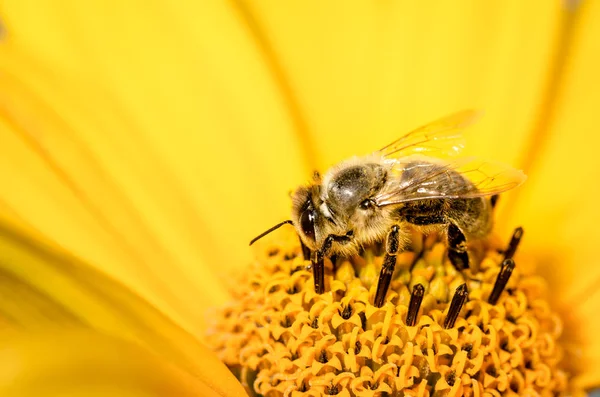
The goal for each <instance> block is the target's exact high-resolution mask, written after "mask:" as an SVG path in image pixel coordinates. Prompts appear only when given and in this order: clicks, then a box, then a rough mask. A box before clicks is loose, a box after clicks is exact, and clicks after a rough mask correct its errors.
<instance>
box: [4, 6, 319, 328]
mask: <svg viewBox="0 0 600 397" xmlns="http://www.w3.org/2000/svg"><path fill="white" fill-rule="evenodd" d="M1 7H2V16H3V18H4V20H5V23H6V27H7V28H6V30H7V33H6V37H5V40H4V42H3V43H2V45H1V46H0V70H1V72H0V76H1V77H0V79H1V80H0V86H1V87H2V90H1V93H0V120H1V121H0V123H1V124H0V128H1V130H0V134H1V135H0V139H1V140H2V145H0V158H2V159H3V160H2V161H3V167H2V170H1V171H0V173H1V174H0V196H1V197H2V198H3V200H4V201H5V205H6V206H8V207H10V209H11V211H12V212H13V213H15V214H16V215H17V216H18V217H20V218H21V219H22V220H23V221H24V222H26V223H28V224H30V225H32V226H33V227H34V228H36V229H38V230H39V231H40V232H42V233H43V234H44V235H46V236H47V237H49V238H52V239H53V240H55V241H58V242H60V244H61V245H63V246H64V247H65V248H67V249H68V250H69V251H71V252H74V253H75V254H76V255H77V256H79V257H81V258H84V259H85V260H86V261H88V262H89V263H92V264H93V265H96V266H99V267H100V266H101V267H102V269H103V270H105V271H106V272H108V273H110V274H111V275H113V276H114V277H116V278H118V279H119V280H122V281H123V282H124V283H126V284H127V285H129V286H132V287H134V288H135V289H136V290H137V291H139V293H140V294H142V295H143V296H145V297H148V298H149V299H150V300H151V301H152V303H153V304H155V305H157V306H159V307H160V308H161V309H163V310H165V311H166V312H168V313H169V314H170V315H172V316H173V317H174V318H175V319H176V320H177V321H178V322H181V323H182V324H184V326H185V327H186V328H188V329H190V330H193V331H198V332H199V331H200V330H201V329H202V328H203V315H204V310H205V308H206V307H208V306H213V305H216V304H218V303H221V302H223V300H225V299H226V293H225V290H224V289H223V287H222V286H221V285H220V283H219V282H218V281H219V279H218V277H219V276H221V273H222V272H223V269H225V270H227V269H228V268H232V267H233V268H235V267H236V266H238V264H242V265H243V264H246V263H248V261H249V259H250V250H248V249H247V244H248V241H249V240H250V239H251V238H252V237H254V236H255V235H256V234H258V233H260V232H261V231H262V230H264V229H266V228H267V227H269V226H271V225H272V224H273V223H275V222H277V221H280V220H282V219H283V218H284V217H287V216H289V210H288V207H289V199H288V197H287V194H286V193H287V190H288V189H289V188H290V187H292V186H295V185H297V184H299V183H301V182H302V181H303V179H304V175H307V174H308V172H307V170H306V169H305V168H304V167H305V164H304V159H303V157H302V154H301V153H300V152H299V151H298V150H297V147H298V145H299V139H298V138H297V136H296V135H295V128H296V127H295V125H294V123H293V121H291V117H290V116H289V115H288V112H287V109H286V107H285V103H284V102H283V100H282V94H281V93H280V91H279V88H278V86H277V85H276V84H275V83H274V82H273V80H272V76H271V75H270V70H269V68H268V67H266V66H265V62H264V60H263V57H262V55H261V53H260V51H258V50H257V49H256V44H255V41H254V40H253V38H252V36H251V35H249V34H248V30H247V27H246V24H245V23H244V22H243V21H241V20H240V18H239V17H238V16H237V13H236V10H235V9H234V8H231V6H230V5H228V4H227V3H218V2H217V3H214V4H200V3H195V2H188V3H181V2H180V3H173V4H171V3H169V2H163V3H160V4H158V3H156V4H148V3H147V2H141V1H139V2H128V3H127V4H125V3H122V2H118V1H108V2H106V1H100V0H98V1H90V2H85V3H73V2H68V1H59V2H56V1H42V2H39V1H35V2H34V1H32V2H28V1H21V0H18V1H8V2H3V4H2V5H1ZM32 8H35V9H36V10H37V11H36V13H31V12H30V11H31V9H32ZM107 26H110V29H107ZM39 197H44V200H39V199H38V198H39ZM65 209H68V211H69V215H68V216H64V214H65ZM217 263H218V265H217ZM233 264H235V266H234V265H233ZM164 269H169V270H168V271H164ZM198 291H202V293H201V294H199V293H198ZM190 302H193V303H191V304H190Z"/></svg>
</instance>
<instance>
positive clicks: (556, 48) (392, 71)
mask: <svg viewBox="0 0 600 397" xmlns="http://www.w3.org/2000/svg"><path fill="white" fill-rule="evenodd" d="M599 17H600V4H599V3H598V2H593V1H579V2H578V1H566V0H565V1H558V0H555V1H547V0H544V1H542V0H539V1H530V2H521V1H516V0H514V1H504V2H479V1H474V0H472V1H467V0H459V1H441V2H436V3H432V4H427V5H423V4H421V3H416V2H408V1H372V2H361V3H356V4H349V3H348V2H326V3H323V2H306V1H303V2H300V1H292V2H275V1H234V0H232V1H224V2H220V1H196V2H192V1H156V0H155V1H141V0H131V1H127V2H118V1H112V0H111V1H107V0H102V1H100V0H89V1H85V2H77V1H68V0H58V1H57V0H53V1H50V0H37V1H30V0H5V1H3V2H2V4H1V5H0V20H1V21H2V24H3V26H4V29H3V36H2V39H1V41H0V237H1V238H2V240H1V244H2V245H1V246H0V247H1V248H2V250H3V251H2V253H0V266H1V269H2V274H5V275H7V276H6V278H5V280H9V279H10V280H13V278H17V279H18V280H20V281H19V282H21V283H24V284H26V285H27V286H28V288H32V289H33V290H35V291H39V292H40V293H42V295H44V296H45V298H44V299H49V300H51V301H54V302H58V303H59V304H60V305H61V307H64V308H65V310H66V311H70V312H75V313H77V315H78V316H79V317H83V318H84V319H86V316H90V317H94V316H95V314H94V313H95V311H94V310H100V309H98V307H100V306H101V307H102V310H105V311H106V312H107V313H108V314H107V316H108V317H107V318H110V316H111V315H112V314H110V313H112V312H111V310H112V308H114V307H117V306H119V305H118V300H117V301H116V302H117V303H115V301H113V302H112V303H107V301H105V300H102V299H103V298H97V300H96V301H94V302H95V303H94V305H92V304H89V306H86V305H87V304H88V303H86V300H85V299H83V298H81V299H74V297H75V296H84V295H85V294H86V291H87V289H86V288H87V287H86V285H87V284H86V283H89V284H92V285H93V284H94V283H95V281H94V280H95V279H96V277H105V276H106V279H104V278H103V279H102V280H103V281H102V282H101V283H100V284H102V285H105V286H106V287H105V288H106V291H108V292H107V294H112V293H113V292H114V291H115V290H120V289H123V290H126V289H131V291H132V292H133V294H132V295H139V296H140V297H141V298H142V299H144V300H147V301H149V302H150V304H151V305H152V306H153V307H155V308H156V309H158V310H159V311H161V312H163V313H165V314H166V315H167V316H168V317H170V318H171V319H172V320H173V321H174V323H175V324H179V325H181V327H182V328H183V329H185V330H186V331H189V332H191V333H192V334H194V335H201V334H202V332H203V331H204V328H205V316H206V310H207V308H209V307H211V306H215V305H218V304H221V303H223V302H225V301H226V300H227V299H228V296H227V293H226V290H225V287H224V284H223V283H222V278H223V277H226V276H227V275H228V274H230V273H231V272H235V271H236V270H237V269H240V268H241V267H243V266H246V264H247V263H248V262H249V261H250V260H251V250H250V249H248V248H247V244H248V241H249V240H250V239H251V238H252V237H254V236H255V235H256V234H258V233H260V232H261V231H263V230H264V229H266V228H267V227H269V226H271V225H273V224H275V223H276V222H279V221H281V220H283V219H286V218H287V217H289V207H290V202H289V197H288V193H289V191H290V190H291V189H293V188H294V187H296V186H297V185H299V184H301V183H304V182H305V181H307V180H308V179H309V177H310V176H311V174H312V171H313V170H314V169H319V170H321V171H324V170H325V169H326V168H327V167H328V166H330V165H332V164H334V163H336V162H338V161H340V160H341V159H343V158H345V157H348V156H350V155H353V154H364V153H368V152H370V151H372V150H375V149H377V148H379V147H381V146H383V145H385V144H387V143H388V142H389V141H391V140H393V139H394V138H397V137H398V136H399V135H401V134H402V133H404V132H406V131H408V130H410V129H412V128H414V127H417V126H419V125H421V124H424V123H427V122H429V121H432V120H434V119H436V118H438V117H440V116H443V115H445V114H448V113H451V112H454V111H456V110H460V109H463V108H477V109H482V110H484V111H485V116H484V117H483V118H482V119H481V120H480V121H479V122H478V123H477V124H476V125H475V126H473V127H472V128H470V129H469V130H468V131H467V132H466V133H465V135H466V139H467V150H466V154H469V155H477V156H479V157H483V158H489V159H493V160H498V161H503V162H506V163H509V164H511V165H513V166H515V167H517V168H522V169H524V170H525V172H526V173H527V174H528V176H529V180H528V181H527V182H526V184H525V185H524V186H523V187H521V188H520V189H519V190H518V191H515V192H513V193H511V194H507V195H505V197H503V198H502V201H501V204H502V206H501V213H500V214H501V215H500V217H499V231H500V232H501V233H502V236H505V237H506V239H508V237H509V235H510V231H511V230H512V228H513V227H515V226H518V225H523V226H524V228H525V239H524V244H523V246H522V251H523V252H524V253H525V254H528V255H531V256H535V257H536V258H537V259H538V260H539V265H540V272H541V274H543V275H544V276H545V277H546V278H547V279H548V280H549V282H550V288H551V292H552V298H553V299H554V300H555V302H554V303H555V305H556V307H557V308H558V309H559V310H561V311H563V312H564V313H565V315H567V318H566V322H567V333H569V334H570V333H571V332H573V330H575V329H576V330H577V335H575V336H576V337H577V339H579V340H581V341H582V342H583V343H584V346H585V347H586V349H585V352H584V355H583V358H582V360H581V363H582V366H587V367H588V368H589V367H593V365H595V364H594V363H598V362H599V361H598V360H599V359H600V354H599V353H600V343H598V342H597V341H596V340H595V338H594V337H595V335H596V334H598V332H600V322H598V321H597V320H595V319H594V317H597V316H596V315H595V314H596V313H597V311H598V309H600V295H599V294H600V292H599V289H598V286H599V283H600V266H599V265H600V263H599V262H600V261H599V259H598V255H597V253H596V251H595V248H596V246H597V245H598V244H599V243H600V239H599V238H598V232H597V226H596V225H597V224H600V211H598V208H597V205H596V202H597V195H598V191H599V190H600V188H599V187H598V180H600V171H599V167H600V156H598V154H597V146H598V143H599V140H600V139H599V138H597V136H598V134H597V133H596V119H597V113H598V109H599V104H600V74H599V73H598V70H600V25H598V24H597V23H595V22H594V21H596V20H597V19H598V18H599ZM15 236H17V237H15ZM15 241H30V242H31V244H29V245H28V244H17V243H15ZM40 246H43V247H46V248H44V249H48V250H51V251H52V252H53V253H55V254H56V255H57V258H58V259H56V264H55V265H53V266H52V267H49V266H46V263H47V260H46V259H44V258H45V256H44V254H40V253H39V252H40V250H41V248H40ZM31 247H34V248H31ZM36 247H37V248H36ZM42 251H43V250H42ZM32 258H33V259H32ZM65 258H67V259H65ZM68 258H71V259H68ZM73 258H77V259H73ZM75 260H76V261H77V263H78V265H77V266H78V267H77V269H83V270H78V271H77V272H76V271H74V270H73V269H72V267H68V269H69V270H68V271H67V270H65V269H66V267H63V265H62V264H64V263H67V262H68V263H71V262H73V261H75ZM34 263H35V265H33V264H34ZM71 265H72V264H71ZM71 265H69V266H71ZM64 266H66V265H64ZM78 272H79V273H78ZM82 274H84V275H82ZM102 274H104V275H105V276H103V275H102ZM8 275H10V277H8ZM82 280H86V281H85V282H83V281H82ZM105 282H106V284H105ZM111 283H114V285H113V284H111ZM2 284H3V285H5V286H6V287H4V290H3V291H2V292H3V293H4V294H5V296H7V297H8V298H5V301H6V300H8V301H10V300H11V299H17V297H18V296H21V295H18V296H17V295H11V291H13V292H14V290H15V289H14V286H10V285H11V284H10V283H9V281H2ZM75 290H77V293H76V292H74V291H75ZM77 294H80V295H77ZM11 297H12V298H11ZM128 299H129V298H128ZM131 299H134V298H131ZM136 299H137V298H136ZM32 302H34V301H33V300H22V307H25V306H27V305H30V306H31V307H33V309H31V307H30V309H27V310H31V311H35V310H37V308H38V305H39V303H32ZM35 302H37V301H35ZM2 305H5V306H6V303H5V302H4V303H2V304H0V313H2V310H1V309H2ZM94 307H95V308H96V309H93V308H94ZM7 310H9V309H6V308H5V309H4V311H7ZM11 310H16V311H19V310H21V307H17V309H14V308H12V309H11ZM153 310H154V309H153ZM134 312H135V311H134ZM131 315H134V314H133V313H132V314H131ZM26 317H27V316H24V317H23V318H26ZM49 319H50V320H53V318H52V316H50V318H49ZM87 320H88V319H86V322H87ZM23 321H25V320H23ZM37 321H38V320H37V319H36V320H35V321H33V322H28V324H38V322H37ZM40 321H41V320H40ZM115 321H116V322H117V323H118V321H117V320H115V319H114V318H110V319H107V320H106V321H104V320H102V319H98V317H94V320H93V321H91V323H93V325H94V327H97V328H98V329H100V330H102V331H106V332H109V333H111V334H114V335H119V332H121V328H119V326H114V327H113V326H112V325H110V324H112V323H111V322H115ZM119 321H120V320H119ZM140 321H142V320H140ZM157 321H158V320H157ZM161 321H162V320H161ZM25 322H27V321H25ZM51 322H52V321H51ZM16 323H20V321H16ZM41 323H43V322H41ZM580 324H586V326H585V327H582V326H580ZM34 328H35V327H34ZM128 330H129V331H131V329H129V328H128ZM129 331H128V332H129ZM131 332H132V335H130V337H131V338H132V339H136V338H140V337H139V335H138V334H137V333H136V332H134V331H131ZM142 339H143V338H142ZM143 342H144V343H149V342H148V341H147V340H143ZM596 379H598V377H596V375H595V374H591V375H589V378H587V379H586V380H585V381H586V382H588V383H593V382H595V381H596ZM598 380H600V379H598Z"/></svg>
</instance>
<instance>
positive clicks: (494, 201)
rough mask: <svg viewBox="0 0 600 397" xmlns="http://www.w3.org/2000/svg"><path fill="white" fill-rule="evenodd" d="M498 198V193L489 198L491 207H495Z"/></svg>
mask: <svg viewBox="0 0 600 397" xmlns="http://www.w3.org/2000/svg"><path fill="white" fill-rule="evenodd" d="M499 198H500V195H499V194H494V195H493V196H492V197H491V198H490V203H491V204H492V209H494V208H496V204H498V199H499Z"/></svg>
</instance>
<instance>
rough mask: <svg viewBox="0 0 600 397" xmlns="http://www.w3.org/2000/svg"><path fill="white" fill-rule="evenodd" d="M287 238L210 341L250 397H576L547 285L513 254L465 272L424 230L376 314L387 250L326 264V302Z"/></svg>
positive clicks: (259, 263)
mask: <svg viewBox="0 0 600 397" xmlns="http://www.w3.org/2000/svg"><path fill="white" fill-rule="evenodd" d="M519 233H520V234H522V229H521V231H520V232H519ZM278 237H280V238H281V237H284V239H282V240H277V241H276V242H273V240H271V241H270V242H269V241H267V242H265V243H263V244H262V245H261V246H259V251H258V252H257V259H256V261H255V263H254V264H253V265H252V266H251V267H250V268H249V269H247V272H246V273H245V274H244V275H243V277H241V278H239V279H238V280H236V282H235V284H233V285H232V286H231V293H232V295H233V296H234V298H235V300H234V301H232V302H231V303H230V304H228V305H227V306H226V307H224V308H222V309H219V311H218V312H217V313H216V315H215V316H214V319H213V322H214V323H213V326H212V328H211V330H210V332H209V334H208V335H207V342H208V343H209V345H210V346H212V348H213V349H214V351H215V352H216V353H217V354H218V355H219V357H220V359H221V360H222V361H223V362H224V363H225V364H226V365H227V366H228V367H229V368H230V370H231V371H232V372H233V373H234V374H235V375H236V376H237V377H238V379H239V380H240V381H241V383H242V384H243V385H244V387H245V388H246V390H247V392H248V394H249V395H250V396H301V395H302V396H321V395H339V396H361V397H362V396H385V395H390V396H393V395H397V396H462V395H464V396H484V395H488V396H500V395H542V396H546V395H547V396H555V395H562V394H568V393H572V392H573V390H571V389H570V385H569V379H570V378H571V376H572V374H569V373H568V372H567V371H566V370H565V369H564V368H563V367H562V362H563V356H564V354H563V349H562V347H561V345H560V343H559V342H558V339H559V337H560V336H561V332H562V323H561V320H560V318H559V317H558V315H557V314H556V313H555V312H553V311H552V310H551V308H550V306H549V304H548V302H547V300H546V299H545V293H546V290H547V289H546V286H545V282H544V280H543V279H542V278H540V277H538V276H536V275H535V274H534V273H533V270H532V269H533V267H532V266H531V265H530V264H526V263H519V262H518V260H519V256H518V255H514V247H513V246H512V245H511V244H510V243H509V244H502V241H501V240H500V239H498V238H496V237H490V238H488V239H486V240H485V241H482V242H479V245H480V246H479V247H476V248H475V251H477V252H478V255H479V258H480V261H478V263H479V265H478V268H477V269H476V270H473V269H470V270H467V271H457V270H455V269H454V267H453V266H452V264H451V263H450V261H449V260H448V259H447V247H446V245H445V243H444V239H443V238H442V236H440V235H438V234H436V233H432V234H429V235H427V236H425V235H422V234H420V233H419V232H417V231H415V232H414V233H413V235H412V242H411V243H410V244H409V248H408V249H407V250H405V251H404V252H403V253H401V254H399V255H398V256H397V258H396V269H395V273H394V276H393V278H392V282H391V285H390V289H389V291H388V293H387V295H386V298H385V303H384V305H383V306H382V307H381V308H377V307H375V306H374V305H373V299H374V296H375V292H376V288H377V280H378V275H379V270H380V268H381V265H382V262H383V254H382V252H381V251H382V250H381V247H371V248H369V249H366V250H365V251H364V252H363V253H361V255H360V256H356V257H352V258H349V259H342V258H338V259H337V260H336V261H335V262H336V263H335V264H334V263H332V262H331V261H326V262H325V266H326V273H325V291H326V292H325V293H324V294H320V295H319V294H317V293H315V291H314V280H313V275H312V272H311V263H310V261H306V260H304V258H303V255H302V251H301V248H300V246H299V245H298V240H297V237H296V236H295V235H294V234H293V233H289V234H287V231H282V232H281V233H279V232H278ZM507 246H508V248H507ZM477 252H473V255H477ZM513 255H514V257H513Z"/></svg>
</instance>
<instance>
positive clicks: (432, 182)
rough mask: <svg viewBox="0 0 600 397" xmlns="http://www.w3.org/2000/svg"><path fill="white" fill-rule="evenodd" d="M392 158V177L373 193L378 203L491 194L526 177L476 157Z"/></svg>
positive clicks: (505, 166) (389, 203)
mask: <svg viewBox="0 0 600 397" xmlns="http://www.w3.org/2000/svg"><path fill="white" fill-rule="evenodd" d="M391 162H393V166H392V173H393V175H394V179H393V181H392V182H391V183H389V184H388V186H387V187H386V188H384V189H383V190H382V191H381V192H380V193H379V194H378V195H377V196H376V197H374V200H375V202H376V203H377V205H378V206H385V205H391V204H399V203H404V202H408V201H414V200H424V199H440V198H450V199H457V198H475V197H484V196H491V195H494V194H498V193H502V192H504V191H507V190H510V189H512V188H515V187H517V186H519V185H520V184H521V183H523V182H524V181H525V179H527V177H526V176H525V174H524V173H523V172H522V171H520V170H516V169H514V168H511V167H509V166H507V165H504V164H501V163H495V162H489V161H484V160H481V159H477V158H463V159H458V160H455V161H450V162H440V161H439V160H437V159H432V158H427V157H424V156H410V157H406V158H403V159H398V160H391Z"/></svg>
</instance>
